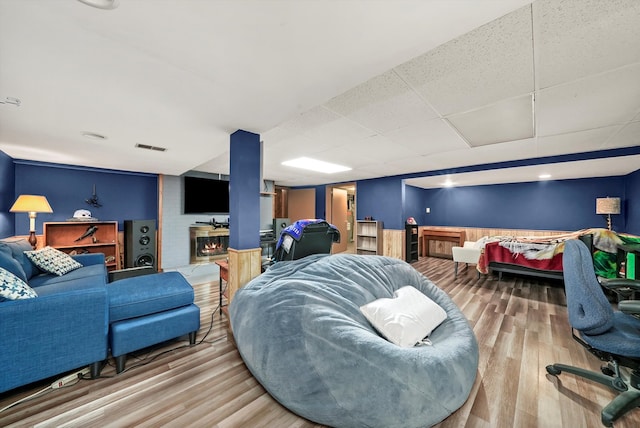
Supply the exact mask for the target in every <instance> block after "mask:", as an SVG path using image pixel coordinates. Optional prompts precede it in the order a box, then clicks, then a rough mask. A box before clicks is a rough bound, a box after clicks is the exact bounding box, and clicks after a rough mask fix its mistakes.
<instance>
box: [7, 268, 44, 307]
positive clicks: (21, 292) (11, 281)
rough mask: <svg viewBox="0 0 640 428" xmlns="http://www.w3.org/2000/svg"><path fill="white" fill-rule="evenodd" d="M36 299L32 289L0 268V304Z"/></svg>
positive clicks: (36, 295) (36, 294)
mask: <svg viewBox="0 0 640 428" xmlns="http://www.w3.org/2000/svg"><path fill="white" fill-rule="evenodd" d="M32 297H38V293H36V292H35V291H34V290H33V288H31V287H29V286H28V285H27V283H26V282H24V281H23V280H21V279H20V278H18V277H17V276H15V275H14V274H12V273H11V272H9V271H8V270H6V269H3V268H0V302H3V301H5V300H18V299H31V298H32Z"/></svg>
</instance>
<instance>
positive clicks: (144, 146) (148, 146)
mask: <svg viewBox="0 0 640 428" xmlns="http://www.w3.org/2000/svg"><path fill="white" fill-rule="evenodd" d="M136 147H137V148H139V149H146V150H155V151H156V152H164V151H166V150H167V149H166V148H165V147H157V146H150V145H148V144H136Z"/></svg>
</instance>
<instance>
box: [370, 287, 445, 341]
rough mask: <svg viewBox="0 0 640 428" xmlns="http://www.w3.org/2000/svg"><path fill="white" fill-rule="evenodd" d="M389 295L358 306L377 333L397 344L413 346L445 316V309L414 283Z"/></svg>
mask: <svg viewBox="0 0 640 428" xmlns="http://www.w3.org/2000/svg"><path fill="white" fill-rule="evenodd" d="M393 295H394V298H382V299H378V300H374V301H373V302H371V303H367V304H366V305H363V306H361V307H360V310H361V311H362V313H363V314H364V316H365V318H367V320H369V322H370V323H371V324H372V325H373V326H374V327H375V328H376V330H378V331H379V332H380V334H382V335H383V336H384V337H385V338H386V339H387V340H389V341H390V342H392V343H395V344H396V345H398V346H402V347H405V348H408V347H412V346H414V345H415V344H417V343H418V342H420V341H421V340H422V339H424V338H425V337H426V336H428V335H429V334H431V332H432V331H433V330H434V329H435V328H436V327H437V326H439V325H440V323H442V321H444V320H445V319H447V313H446V312H445V310H444V309H442V308H441V307H440V306H439V305H438V304H437V303H436V302H434V301H433V300H431V299H430V298H429V297H427V296H425V295H424V294H422V293H421V292H420V291H419V290H417V289H416V288H415V287H412V286H410V285H407V286H404V287H402V288H399V289H398V290H396V292H395V293H393Z"/></svg>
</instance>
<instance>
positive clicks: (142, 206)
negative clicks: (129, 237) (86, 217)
mask: <svg viewBox="0 0 640 428" xmlns="http://www.w3.org/2000/svg"><path fill="white" fill-rule="evenodd" d="M14 164H15V177H16V179H15V195H21V194H36V195H44V196H46V197H47V200H48V201H49V204H50V205H51V208H53V213H52V214H38V216H37V218H36V233H37V234H41V233H42V223H43V222H46V221H65V220H67V219H68V218H71V217H73V213H74V211H75V210H78V209H87V210H89V211H91V215H92V216H93V217H95V218H97V219H99V220H104V221H118V228H119V229H120V230H123V229H124V226H123V224H124V220H143V219H156V220H157V219H158V176H157V175H155V174H144V173H134V172H125V171H111V170H102V169H92V168H84V167H74V166H69V165H57V164H47V163H41V162H31V161H21V160H16V161H14ZM94 184H95V185H96V194H97V195H98V201H99V202H100V204H102V207H100V208H94V207H92V206H90V205H89V204H87V203H86V202H85V199H87V198H90V197H91V195H92V193H93V185H94ZM14 234H15V235H28V234H29V221H28V220H27V215H26V214H16V215H15V233H14Z"/></svg>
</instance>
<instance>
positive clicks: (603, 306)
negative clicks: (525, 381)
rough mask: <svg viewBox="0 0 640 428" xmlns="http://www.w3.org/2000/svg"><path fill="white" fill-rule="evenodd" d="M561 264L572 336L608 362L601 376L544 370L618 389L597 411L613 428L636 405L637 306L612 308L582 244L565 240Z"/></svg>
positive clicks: (639, 378)
mask: <svg viewBox="0 0 640 428" xmlns="http://www.w3.org/2000/svg"><path fill="white" fill-rule="evenodd" d="M562 263H563V271H564V285H565V292H566V297H567V309H568V311H569V324H571V328H572V336H573V338H574V339H575V340H576V341H578V343H580V344H581V345H582V346H584V347H585V348H586V349H587V350H588V351H589V352H591V353H592V354H593V355H595V356H596V357H598V358H599V359H600V360H602V361H606V362H607V364H606V365H605V366H603V367H602V373H598V372H593V371H590V370H587V369H583V368H580V367H573V366H568V365H564V364H551V365H549V366H547V367H546V369H547V372H548V373H549V374H551V375H554V376H557V375H559V374H560V373H562V372H567V373H571V374H574V375H576V376H580V377H583V378H585V379H589V380H591V381H594V382H598V383H600V384H602V385H605V386H608V387H610V388H612V389H614V390H616V391H618V392H619V394H618V396H616V398H614V399H613V401H611V402H610V403H609V404H607V405H606V406H605V407H604V408H603V409H602V412H601V418H602V423H603V424H604V425H605V426H613V422H614V421H615V420H616V419H618V418H619V417H620V416H622V415H623V414H625V413H626V412H628V411H630V410H632V409H634V408H636V407H638V406H640V319H638V318H635V317H634V316H633V314H634V313H635V314H636V315H637V314H640V302H639V301H625V302H621V303H620V305H619V306H618V308H619V309H621V310H620V311H617V310H616V311H614V310H613V308H612V307H611V304H610V303H609V301H608V300H607V298H606V296H605V294H604V291H603V289H602V286H601V285H600V283H599V282H598V280H597V278H596V275H595V272H594V269H593V260H592V257H591V253H590V252H589V249H588V248H587V246H586V245H585V244H584V243H583V242H581V241H579V240H569V241H566V242H565V248H564V254H563V258H562ZM633 282H635V283H637V284H635V285H636V286H638V289H639V290H640V282H638V281H630V284H631V283H633ZM623 310H624V311H625V312H627V311H628V313H625V312H622V311H623ZM621 366H622V367H627V368H629V369H631V373H630V375H628V376H627V375H623V374H622V373H621V370H620V367H621Z"/></svg>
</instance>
